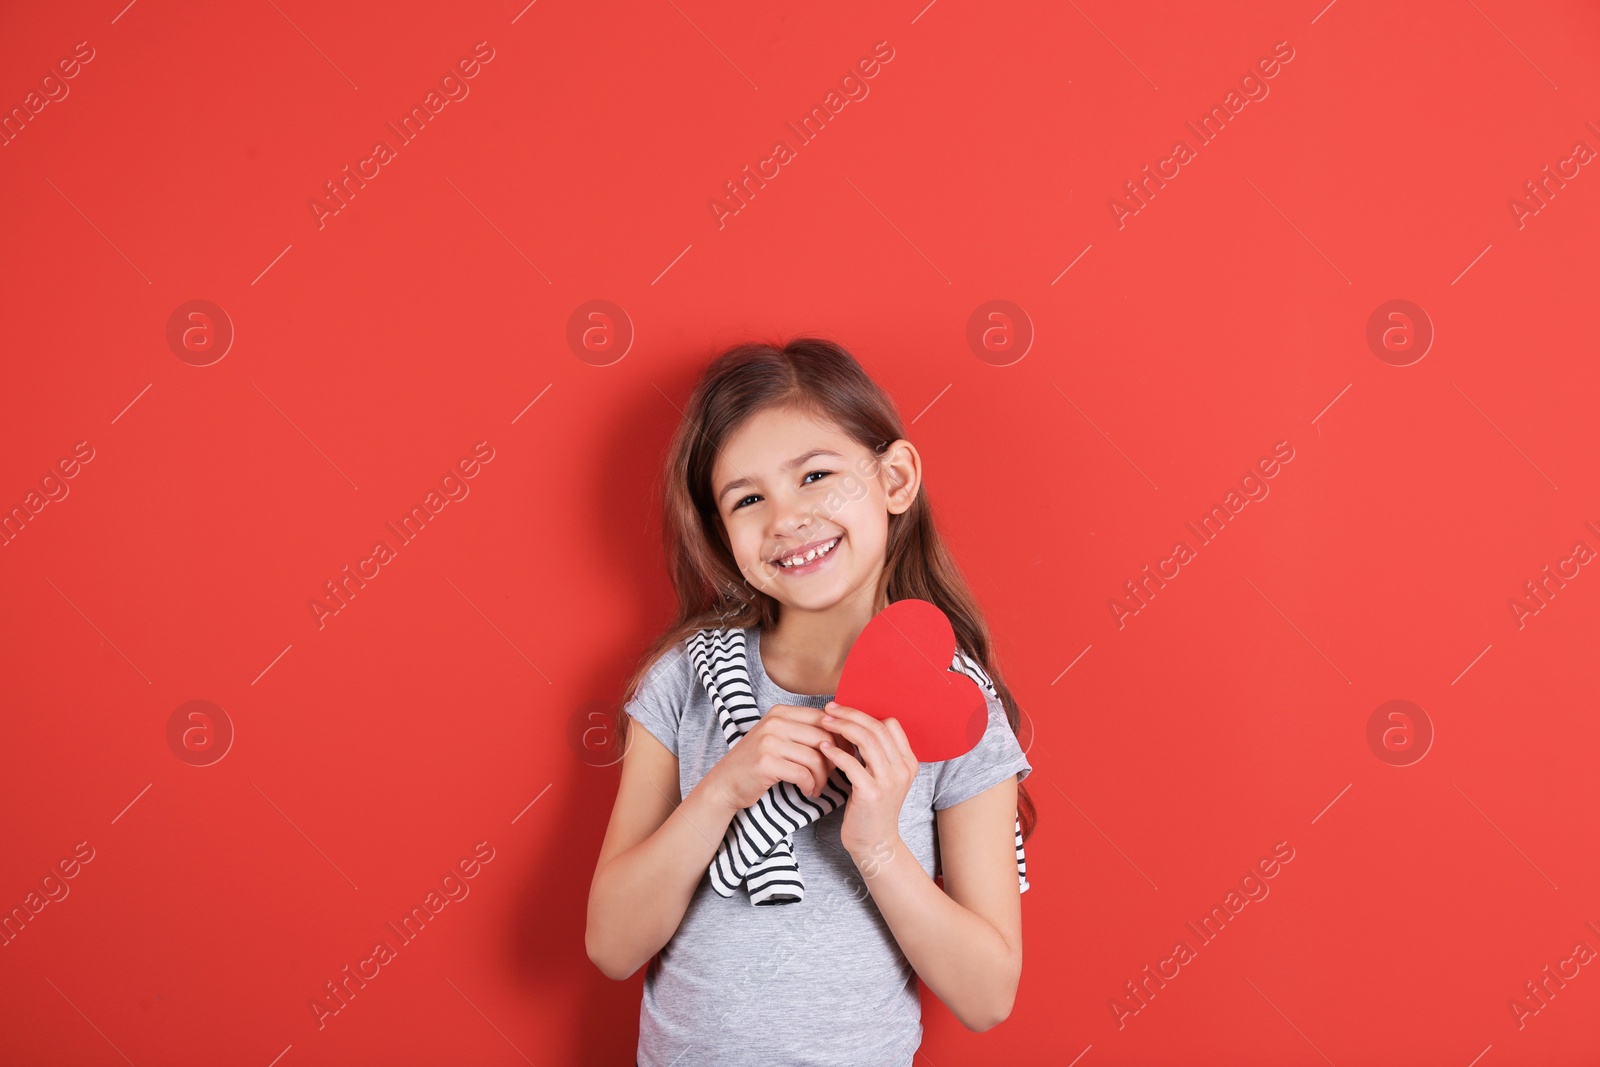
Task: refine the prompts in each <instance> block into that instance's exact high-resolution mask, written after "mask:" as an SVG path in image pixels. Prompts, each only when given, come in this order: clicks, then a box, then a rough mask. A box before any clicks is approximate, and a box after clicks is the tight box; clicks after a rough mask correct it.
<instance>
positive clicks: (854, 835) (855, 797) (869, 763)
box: [821, 700, 917, 867]
mask: <svg viewBox="0 0 1600 1067" xmlns="http://www.w3.org/2000/svg"><path fill="white" fill-rule="evenodd" d="M822 728H823V729H824V730H828V731H831V732H833V733H837V734H839V735H840V736H842V737H844V738H845V740H847V741H849V742H850V743H851V744H853V745H855V748H856V755H855V756H852V755H850V754H849V753H848V752H845V751H844V750H843V749H841V748H839V746H838V745H835V744H829V743H824V744H823V746H822V750H821V751H822V755H823V756H824V758H826V759H828V760H831V761H832V762H833V763H834V764H836V765H837V766H838V767H840V768H841V769H842V770H843V771H844V773H845V777H847V778H849V779H850V799H849V801H848V802H847V803H846V804H845V807H844V822H843V824H842V825H841V826H840V828H839V840H840V843H841V844H843V845H844V847H845V850H846V851H848V852H849V853H850V855H851V856H852V857H853V858H855V859H856V860H857V864H856V865H857V866H858V867H859V866H860V865H861V863H862V862H863V861H864V858H867V857H872V856H876V855H878V854H879V852H881V850H882V848H883V846H884V845H890V846H892V845H893V844H894V843H895V842H896V841H898V840H899V838H900V809H901V807H902V806H903V805H904V804H905V799H906V794H907V793H908V792H910V791H911V782H912V780H913V779H915V778H916V776H917V757H916V754H915V753H913V752H912V751H911V743H910V742H909V741H907V740H906V732H905V730H903V729H901V727H900V724H899V723H898V722H896V721H895V720H894V719H892V718H889V719H884V720H882V721H879V720H878V719H874V718H873V717H872V716H871V715H868V714H867V713H866V712H864V711H860V710H858V709H856V708H847V707H845V706H844V705H842V704H839V703H838V702H836V701H831V700H830V701H829V702H828V704H827V706H826V707H824V708H823V719H822ZM858 757H859V758H858ZM863 760H864V761H865V765H864V766H863V763H862V761H863Z"/></svg>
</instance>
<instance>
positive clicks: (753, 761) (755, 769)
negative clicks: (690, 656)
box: [706, 704, 843, 811]
mask: <svg viewBox="0 0 1600 1067" xmlns="http://www.w3.org/2000/svg"><path fill="white" fill-rule="evenodd" d="M822 714H823V713H822V709H821V708H808V707H801V706H799V705H796V704H774V705H773V706H772V709H771V710H770V711H768V712H767V713H766V714H765V715H763V716H761V721H760V722H758V723H756V724H755V725H754V726H752V727H750V730H749V732H748V733H746V734H745V735H744V737H742V738H740V740H739V742H738V743H737V744H735V745H734V746H733V747H732V748H730V749H728V754H727V755H725V756H723V757H722V758H721V759H719V760H718V761H717V762H716V763H715V764H713V765H712V767H711V770H710V771H708V772H707V773H706V778H707V779H713V780H714V783H715V787H716V788H717V790H718V792H719V793H720V794H721V796H722V797H723V799H724V800H725V801H726V803H727V804H729V805H730V806H731V807H732V808H733V809H734V810H735V811H738V810H740V809H742V808H748V807H750V806H751V805H753V804H754V803H755V802H756V801H758V800H760V799H761V797H762V796H763V795H764V794H765V793H766V792H767V790H769V789H771V788H772V787H773V786H774V785H775V784H777V783H778V782H790V783H792V784H794V785H795V786H797V787H799V789H800V791H801V792H803V793H805V795H806V796H808V797H817V796H820V795H821V794H822V789H823V786H824V785H825V784H826V783H827V780H828V775H829V773H831V771H832V769H833V768H832V765H831V764H829V763H828V762H827V760H825V759H823V756H822V752H821V748H820V746H821V745H822V742H824V741H828V742H830V743H831V744H834V745H839V744H843V740H842V739H841V738H840V736H839V735H838V734H835V733H832V732H830V731H828V730H825V729H823V728H822Z"/></svg>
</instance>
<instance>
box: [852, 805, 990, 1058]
mask: <svg viewBox="0 0 1600 1067" xmlns="http://www.w3.org/2000/svg"><path fill="white" fill-rule="evenodd" d="M935 814H936V818H937V820H938V832H939V853H940V860H941V863H942V866H943V870H944V889H943V890H942V891H941V890H940V888H939V887H938V885H936V884H935V883H934V881H933V879H931V878H929V877H928V874H927V872H926V871H924V870H923V869H922V865H921V864H920V863H918V862H917V861H916V858H915V857H914V856H913V855H912V854H911V850H910V849H909V848H908V847H907V846H906V843H905V842H904V841H902V840H901V839H900V838H899V837H898V836H896V837H895V839H894V840H893V841H891V842H888V843H887V844H886V845H880V846H878V847H876V848H874V849H873V850H871V851H869V852H867V853H864V854H862V855H860V856H857V857H855V859H856V866H857V867H858V868H859V869H860V871H861V873H862V877H863V878H865V880H866V883H867V888H868V891H869V892H871V893H872V899H873V900H874V902H876V904H877V905H878V910H879V911H880V912H882V914H883V917H884V920H885V921H886V922H887V923H888V924H889V930H890V931H891V932H892V933H893V934H894V938H895V940H896V941H897V942H899V944H900V949H901V951H902V952H904V953H905V956H906V959H907V960H908V961H909V962H910V963H911V966H912V967H914V968H915V969H916V972H917V974H918V976H919V977H921V979H922V981H923V982H924V983H925V984H926V985H927V986H928V988H929V989H931V990H933V992H934V994H935V995H937V996H938V998H939V999H940V1000H942V1001H944V1003H945V1005H946V1006H947V1007H949V1009H950V1011H951V1012H952V1013H953V1014H954V1015H955V1016H956V1018H957V1019H960V1020H961V1024H962V1025H963V1026H965V1027H966V1028H967V1029H969V1030H974V1031H978V1032H980V1033H981V1032H982V1031H984V1030H988V1029H990V1028H991V1027H994V1026H997V1025H999V1024H1000V1023H1002V1022H1004V1021H1005V1019H1006V1017H1007V1016H1008V1015H1010V1014H1011V1006H1012V1004H1013V1002H1014V1001H1015V1000H1016V995H1017V983H1018V981H1019V980H1020V979H1021V977H1022V895H1021V893H1020V892H1019V890H1018V886H1017V855H1016V814H1017V780H1016V777H1015V776H1012V777H1011V778H1008V779H1006V780H1005V781H1003V782H1001V783H999V784H998V785H996V786H994V787H992V788H990V789H987V790H985V791H984V792H982V793H979V794H978V795H977V796H975V797H972V798H971V799H969V800H964V801H962V802H961V803H960V804H956V805H953V806H952V807H949V808H945V809H943V810H941V811H938V812H936V813H935Z"/></svg>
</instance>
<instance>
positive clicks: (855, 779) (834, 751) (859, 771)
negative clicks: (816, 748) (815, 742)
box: [822, 744, 872, 786]
mask: <svg viewBox="0 0 1600 1067" xmlns="http://www.w3.org/2000/svg"><path fill="white" fill-rule="evenodd" d="M822 755H823V758H825V759H829V760H832V761H833V762H834V763H836V764H838V766H839V769H840V770H842V771H844V774H845V777H846V778H848V779H850V784H851V785H852V786H856V785H860V784H861V783H863V782H866V781H870V780H871V778H872V775H871V774H870V773H869V772H868V771H867V769H866V768H865V767H863V766H862V765H861V763H860V761H859V760H857V759H856V758H855V757H854V756H852V755H850V754H849V753H848V752H846V751H845V750H844V749H842V748H840V747H839V746H837V745H834V744H827V745H824V746H823V747H822Z"/></svg>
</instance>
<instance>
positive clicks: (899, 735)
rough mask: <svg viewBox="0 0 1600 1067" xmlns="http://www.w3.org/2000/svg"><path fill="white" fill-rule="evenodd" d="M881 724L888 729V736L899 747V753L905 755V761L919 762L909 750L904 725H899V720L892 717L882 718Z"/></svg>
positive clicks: (909, 744)
mask: <svg viewBox="0 0 1600 1067" xmlns="http://www.w3.org/2000/svg"><path fill="white" fill-rule="evenodd" d="M883 725H884V727H885V728H887V729H888V731H889V736H890V737H892V738H894V743H895V746H896V747H897V748H899V749H900V754H901V755H902V756H904V757H905V760H906V762H907V763H918V762H920V761H919V760H918V759H917V754H916V753H915V752H913V751H912V750H911V739H910V738H909V737H907V736H906V731H905V727H903V726H901V725H900V720H899V719H896V718H892V717H891V718H887V719H884V720H883Z"/></svg>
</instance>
